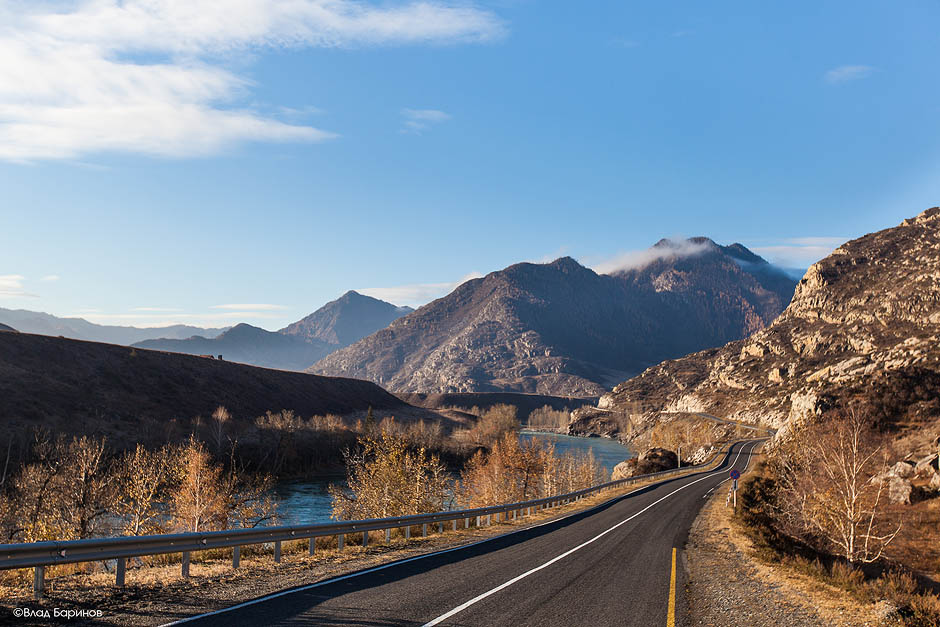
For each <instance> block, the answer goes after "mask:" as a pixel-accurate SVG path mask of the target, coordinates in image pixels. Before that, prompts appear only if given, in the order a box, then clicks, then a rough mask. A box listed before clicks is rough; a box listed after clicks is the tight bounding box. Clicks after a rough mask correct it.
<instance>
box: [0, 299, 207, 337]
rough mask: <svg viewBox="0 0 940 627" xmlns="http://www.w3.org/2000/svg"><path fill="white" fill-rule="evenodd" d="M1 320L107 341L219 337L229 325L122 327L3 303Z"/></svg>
mask: <svg viewBox="0 0 940 627" xmlns="http://www.w3.org/2000/svg"><path fill="white" fill-rule="evenodd" d="M0 324H6V325H9V326H11V327H13V328H15V329H17V330H18V331H21V332H22V333H35V334H39V335H52V336H56V337H58V336H62V337H67V338H72V339H74V340H88V341H90V342H106V343H108V344H124V345H128V346H129V345H131V344H134V343H135V342H142V341H144V340H149V339H154V338H162V337H165V338H174V339H183V338H187V337H192V336H194V335H201V336H203V337H215V336H216V335H218V334H219V333H222V332H223V331H225V329H203V328H201V327H192V326H189V325H186V324H174V325H170V326H166V327H148V328H141V327H121V326H113V325H105V324H95V323H93V322H88V321H87V320H85V319H84V318H59V317H57V316H53V315H51V314H47V313H43V312H40V311H29V310H26V309H4V308H2V307H0Z"/></svg>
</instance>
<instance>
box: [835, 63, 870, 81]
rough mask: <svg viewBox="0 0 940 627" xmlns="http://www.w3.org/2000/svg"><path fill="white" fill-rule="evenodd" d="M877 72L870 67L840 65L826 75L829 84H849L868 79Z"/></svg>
mask: <svg viewBox="0 0 940 627" xmlns="http://www.w3.org/2000/svg"><path fill="white" fill-rule="evenodd" d="M874 71H875V68H873V67H871V66H870V65H840V66H839V67H836V68H832V69H831V70H829V71H828V72H826V74H825V79H826V82H827V83H847V82H849V81H857V80H859V79H862V78H867V77H868V76H870V75H871V73H872V72H874Z"/></svg>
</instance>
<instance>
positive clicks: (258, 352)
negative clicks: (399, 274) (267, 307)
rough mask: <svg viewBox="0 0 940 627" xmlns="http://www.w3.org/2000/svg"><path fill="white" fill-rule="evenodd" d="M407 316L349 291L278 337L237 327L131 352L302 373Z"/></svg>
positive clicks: (154, 343) (401, 309) (143, 344)
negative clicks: (170, 354)
mask: <svg viewBox="0 0 940 627" xmlns="http://www.w3.org/2000/svg"><path fill="white" fill-rule="evenodd" d="M411 311H412V309H411V308H410V307H396V306H395V305H392V304H391V303H386V302H385V301H381V300H378V299H376V298H372V297H370V296H363V295H362V294H359V293H357V292H353V291H349V292H346V293H345V294H343V295H342V296H341V297H340V298H338V299H336V300H334V301H331V302H329V303H327V304H326V305H324V306H323V307H320V308H319V309H317V310H316V311H315V312H313V313H312V314H310V315H309V316H307V317H305V318H303V319H301V320H298V321H297V322H295V323H293V324H291V325H288V326H287V327H285V328H283V329H281V330H280V331H277V332H273V331H266V330H264V329H259V328H258V327H253V326H251V325H248V324H239V325H237V326H235V327H233V328H231V329H229V330H228V331H225V332H224V333H221V334H220V335H218V336H217V337H213V338H206V337H200V336H194V337H188V338H186V339H177V340H173V339H156V340H147V341H144V342H138V343H136V344H134V346H135V347H139V348H147V349H151V350H163V351H170V352H173V353H185V354H189V355H222V356H223V358H224V359H226V360H229V361H237V362H241V363H245V364H251V365H254V366H262V367H265V368H278V369H281V370H303V369H304V368H307V367H309V366H310V365H312V364H315V363H316V362H317V361H319V360H320V359H322V358H323V357H326V356H327V355H329V354H330V353H331V352H333V351H335V350H337V349H339V348H342V347H344V346H348V345H349V344H351V343H353V342H355V341H357V340H359V339H361V338H363V337H365V336H367V335H369V334H370V333H374V332H375V331H377V330H379V329H381V328H384V327H386V326H388V324H389V323H390V322H392V321H393V320H395V319H396V318H399V317H401V316H403V315H405V314H407V313H409V312H411Z"/></svg>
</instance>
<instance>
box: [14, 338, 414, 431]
mask: <svg viewBox="0 0 940 627" xmlns="http://www.w3.org/2000/svg"><path fill="white" fill-rule="evenodd" d="M218 405H224V406H225V407H227V408H228V409H229V410H230V411H231V413H232V415H233V417H234V418H235V419H237V420H252V419H254V418H255V417H256V416H259V415H263V414H264V413H265V412H266V411H268V410H272V411H278V410H281V409H292V410H294V411H296V412H297V413H298V414H299V415H300V416H304V417H309V416H312V415H322V414H326V413H336V414H346V413H350V412H355V411H362V410H366V409H368V408H369V407H370V406H371V407H373V408H374V409H376V410H380V409H396V408H405V409H407V408H408V406H407V405H406V404H405V403H403V402H402V401H401V400H399V399H398V398H396V397H394V396H392V395H391V394H388V393H387V392H385V391H384V390H383V389H381V388H380V387H378V386H376V385H374V384H372V383H369V382H366V381H356V380H352V379H339V378H328V377H318V376H314V375H309V374H303V373H299V372H283V371H279V370H267V369H264V368H254V367H251V366H245V365H240V364H235V363H230V362H227V361H218V360H215V359H207V358H202V357H192V356H188V355H178V354H173V353H164V352H158V351H149V350H143V349H135V348H128V347H124V346H116V345H112V344H99V343H95V342H84V341H79V340H70V339H62V338H55V337H46V336H42V335H31V334H26V333H2V334H0V425H2V427H0V428H2V429H3V430H5V431H7V432H8V433H10V432H17V433H23V432H24V431H23V430H24V428H28V427H30V426H39V425H42V426H44V427H46V428H49V429H52V430H53V432H56V431H63V432H65V433H94V432H100V431H101V430H104V431H105V432H107V433H109V434H115V433H118V434H120V433H123V434H124V436H125V437H131V438H132V439H139V438H142V437H143V434H142V433H141V432H140V429H142V425H143V424H145V423H146V424H149V425H154V424H156V425H161V424H165V425H169V424H170V423H174V422H175V421H176V420H178V419H180V420H190V419H192V418H193V417H195V416H203V417H208V416H209V415H210V414H211V413H212V411H213V409H215V407H217V406H218ZM156 428H160V427H156ZM112 437H120V436H113V435H112Z"/></svg>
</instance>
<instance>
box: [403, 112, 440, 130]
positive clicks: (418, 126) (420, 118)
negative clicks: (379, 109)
mask: <svg viewBox="0 0 940 627" xmlns="http://www.w3.org/2000/svg"><path fill="white" fill-rule="evenodd" d="M401 115H402V117H403V118H404V122H403V124H404V126H403V128H402V129H401V132H402V133H421V132H422V131H424V130H425V129H428V128H430V127H431V126H434V125H436V124H440V123H441V122H446V121H447V120H449V119H450V117H451V116H450V115H449V114H447V113H444V112H443V111H438V110H437V109H402V110H401Z"/></svg>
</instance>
